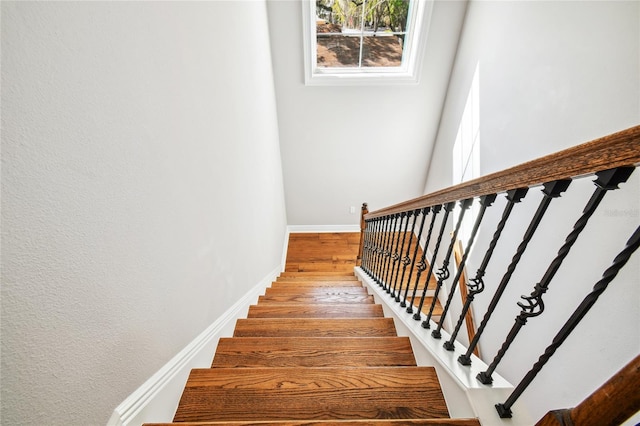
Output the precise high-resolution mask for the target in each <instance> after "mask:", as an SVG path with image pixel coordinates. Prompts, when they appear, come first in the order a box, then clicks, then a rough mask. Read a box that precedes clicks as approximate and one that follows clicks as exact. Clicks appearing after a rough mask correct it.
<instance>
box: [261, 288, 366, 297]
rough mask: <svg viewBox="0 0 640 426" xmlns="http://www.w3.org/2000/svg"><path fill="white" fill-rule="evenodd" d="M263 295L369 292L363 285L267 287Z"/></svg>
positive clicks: (354, 293)
mask: <svg viewBox="0 0 640 426" xmlns="http://www.w3.org/2000/svg"><path fill="white" fill-rule="evenodd" d="M264 295H265V296H281V295H292V296H295V295H298V296H343V295H345V296H350V295H363V296H368V295H369V292H368V291H367V289H365V288H364V287H320V288H317V287H302V288H298V287H268V288H267V289H265V292H264Z"/></svg>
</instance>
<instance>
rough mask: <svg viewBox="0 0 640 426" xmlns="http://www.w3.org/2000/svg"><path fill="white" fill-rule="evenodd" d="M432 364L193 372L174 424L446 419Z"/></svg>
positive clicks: (446, 412)
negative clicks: (241, 421)
mask: <svg viewBox="0 0 640 426" xmlns="http://www.w3.org/2000/svg"><path fill="white" fill-rule="evenodd" d="M448 417H449V412H448V410H447V406H446V404H445V401H444V396H443V395H442V391H441V390H440V384H439V382H438V378H437V376H436V372H435V370H434V369H433V367H362V368H347V369H344V368H329V367H321V368H316V367H313V368H309V367H306V368H300V367H296V368H209V369H195V370H192V371H191V374H190V375H189V379H188V380H187V384H186V386H185V389H184V392H183V394H182V398H181V399H180V403H179V405H178V409H177V411H176V415H175V417H174V422H187V421H234V420H235V421H238V420H305V419H313V420H332V419H384V418H433V419H437V418H448Z"/></svg>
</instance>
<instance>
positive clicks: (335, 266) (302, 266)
mask: <svg viewBox="0 0 640 426" xmlns="http://www.w3.org/2000/svg"><path fill="white" fill-rule="evenodd" d="M355 266H356V261H355V260H339V261H325V262H322V261H317V262H314V261H310V262H295V263H289V262H288V261H287V266H286V267H285V270H286V271H299V272H307V271H316V272H331V271H334V272H342V273H349V272H352V271H353V268H355Z"/></svg>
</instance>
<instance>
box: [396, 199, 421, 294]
mask: <svg viewBox="0 0 640 426" xmlns="http://www.w3.org/2000/svg"><path fill="white" fill-rule="evenodd" d="M419 214H420V209H416V210H414V211H413V212H412V215H413V221H412V222H411V232H410V233H409V243H408V244H407V252H406V253H405V255H404V257H403V258H402V259H401V260H400V261H401V262H402V276H401V277H400V287H399V288H398V293H397V294H396V286H395V284H394V286H393V293H392V296H395V300H396V302H398V303H399V302H400V294H402V285H403V283H404V275H405V273H406V272H407V266H409V264H410V263H411V257H409V253H410V252H411V243H412V242H413V235H414V233H415V230H416V223H418V221H417V219H418V215H419ZM422 224H424V217H423V218H422ZM406 231H407V230H406V229H405V236H406ZM420 231H421V232H422V228H421V229H420ZM402 245H403V247H404V242H403V244H402ZM416 248H417V246H416ZM414 260H415V254H414Z"/></svg>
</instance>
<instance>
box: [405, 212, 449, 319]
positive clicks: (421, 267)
mask: <svg viewBox="0 0 640 426" xmlns="http://www.w3.org/2000/svg"><path fill="white" fill-rule="evenodd" d="M455 205H456V203H455V202H451V203H447V204H445V206H444V217H443V218H442V223H441V225H440V232H438V239H437V241H436V246H435V250H434V256H435V255H436V254H438V249H439V248H440V242H441V241H442V235H443V234H444V230H445V228H446V227H447V219H449V213H451V210H453V207H454V206H455ZM436 207H439V208H438V210H437V211H436ZM436 207H434V208H433V212H434V215H433V217H432V218H431V223H430V224H429V233H428V234H427V241H426V243H425V244H424V249H423V250H422V258H421V259H420V262H419V263H418V265H417V266H416V268H417V269H418V273H417V274H416V282H415V284H414V285H413V294H412V295H411V303H410V304H409V306H407V313H409V314H410V313H412V312H413V301H414V300H415V299H416V292H417V291H418V284H419V283H420V276H421V275H422V272H423V271H424V270H425V269H427V261H426V256H427V248H428V247H429V241H430V240H431V231H433V225H434V223H435V221H436V216H437V213H438V212H439V211H440V209H441V207H442V206H436ZM431 265H433V262H432V263H431ZM432 271H433V266H431V267H430V268H429V273H428V274H427V279H426V284H425V285H426V286H428V285H429V279H430V278H431V272H432ZM407 290H409V286H407ZM404 298H405V300H407V295H406V294H405V295H404ZM417 315H418V318H417V319H416V315H414V316H413V318H414V319H416V321H419V320H420V318H421V317H420V311H418V313H417Z"/></svg>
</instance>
